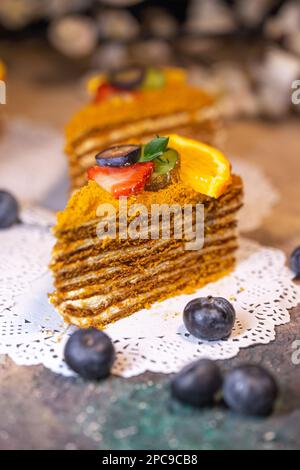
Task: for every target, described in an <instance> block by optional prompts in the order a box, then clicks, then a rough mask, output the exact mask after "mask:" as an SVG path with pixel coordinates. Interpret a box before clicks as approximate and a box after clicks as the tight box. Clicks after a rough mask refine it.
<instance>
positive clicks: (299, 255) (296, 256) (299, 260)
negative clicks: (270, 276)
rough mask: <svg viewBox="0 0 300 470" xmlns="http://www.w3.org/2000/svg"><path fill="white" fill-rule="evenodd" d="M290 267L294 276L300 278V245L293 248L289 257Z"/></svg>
mask: <svg viewBox="0 0 300 470" xmlns="http://www.w3.org/2000/svg"><path fill="white" fill-rule="evenodd" d="M290 267H291V270H292V271H293V272H294V273H295V275H296V277H298V278H300V246H298V247H297V248H295V250H294V251H293V253H292V254H291V257H290Z"/></svg>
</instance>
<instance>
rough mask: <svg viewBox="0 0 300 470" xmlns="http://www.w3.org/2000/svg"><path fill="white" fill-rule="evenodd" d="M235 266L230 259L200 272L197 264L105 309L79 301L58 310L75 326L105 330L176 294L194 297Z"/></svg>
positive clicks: (232, 259) (232, 258)
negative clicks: (199, 290) (113, 322)
mask: <svg viewBox="0 0 300 470" xmlns="http://www.w3.org/2000/svg"><path fill="white" fill-rule="evenodd" d="M233 266H234V257H231V258H228V259H227V260H226V261H224V262H223V263H222V265H220V264H219V265H218V264H216V265H215V266H212V267H211V269H206V270H205V271H204V270H202V269H201V268H200V269H199V265H198V263H197V265H196V266H194V267H189V268H188V269H186V270H179V271H178V272H173V273H172V274H170V276H169V277H168V281H167V282H165V283H162V284H156V283H155V286H153V284H152V286H151V287H150V285H147V286H145V291H143V292H139V293H136V295H133V296H132V295H131V296H130V297H127V298H125V299H122V300H120V301H119V302H117V303H114V304H111V305H110V306H108V307H106V308H104V309H101V308H99V307H98V302H97V300H96V301H95V302H94V304H91V303H90V305H89V307H88V308H87V307H86V306H85V305H84V304H82V301H78V304H77V305H76V306H75V305H58V306H57V309H58V311H59V312H60V314H61V315H62V316H63V318H64V319H65V320H66V321H67V322H69V323H72V324H74V325H76V326H79V327H83V328H86V327H89V326H94V327H97V328H103V327H105V325H107V324H108V323H110V322H112V321H116V320H118V319H119V318H123V317H126V316H128V315H130V314H132V313H133V312H135V311H137V310H140V309H142V308H145V307H146V308H147V307H148V306H150V305H151V304H152V303H153V302H155V301H162V300H164V299H166V298H168V297H170V296H174V295H177V294H182V293H192V292H193V291H194V290H195V289H196V288H199V287H201V286H203V285H205V284H206V283H208V282H212V281H215V280H217V279H219V278H220V277H222V276H224V275H226V274H227V273H228V272H230V271H231V270H232V268H233ZM157 286H158V287H157ZM180 313H181V312H180Z"/></svg>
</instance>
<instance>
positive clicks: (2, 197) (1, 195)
mask: <svg viewBox="0 0 300 470" xmlns="http://www.w3.org/2000/svg"><path fill="white" fill-rule="evenodd" d="M18 213H19V206H18V203H17V201H16V199H15V198H14V197H13V196H12V195H11V194H10V193H8V192H7V191H0V228H8V227H11V225H13V224H15V223H16V222H18Z"/></svg>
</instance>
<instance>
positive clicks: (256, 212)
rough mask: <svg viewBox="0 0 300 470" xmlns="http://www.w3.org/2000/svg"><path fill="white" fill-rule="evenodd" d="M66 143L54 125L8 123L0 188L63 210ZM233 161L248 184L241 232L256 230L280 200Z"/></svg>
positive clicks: (257, 172) (246, 166)
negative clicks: (64, 147) (51, 126)
mask: <svg viewBox="0 0 300 470" xmlns="http://www.w3.org/2000/svg"><path fill="white" fill-rule="evenodd" d="M63 145H64V143H63V137H62V133H61V134H60V133H59V132H58V131H56V130H54V129H52V128H49V127H47V126H42V125H40V126H37V124H36V123H33V122H31V121H28V120H25V119H21V118H18V119H14V120H12V121H10V122H8V123H7V129H6V134H5V136H4V137H3V138H1V140H0V155H1V159H0V188H1V189H8V190H10V191H12V192H13V193H14V194H15V195H16V196H17V197H18V198H19V199H20V200H25V201H26V202H30V203H35V204H40V205H46V206H47V207H49V208H52V209H62V208H63V207H64V205H65V201H66V198H67V188H68V181H67V176H66V175H67V163H66V157H65V156H64V154H63ZM230 160H231V163H232V166H233V170H234V171H235V172H237V173H238V174H240V175H241V176H242V178H243V181H244V186H245V207H244V208H243V209H242V210H241V212H240V216H239V227H240V231H241V232H246V231H250V230H255V229H256V228H257V227H259V225H260V224H261V223H262V221H263V219H264V217H265V216H266V215H268V213H269V212H270V211H271V209H272V207H273V206H274V204H275V203H276V202H277V200H278V193H277V190H276V189H275V188H274V186H273V185H272V183H271V182H270V181H269V180H268V178H266V176H265V174H264V173H263V172H262V170H261V169H260V168H259V167H257V166H255V165H253V164H251V163H249V162H247V161H244V160H242V159H240V158H236V157H233V158H231V157H230ZM24 168H26V172H25V173H24Z"/></svg>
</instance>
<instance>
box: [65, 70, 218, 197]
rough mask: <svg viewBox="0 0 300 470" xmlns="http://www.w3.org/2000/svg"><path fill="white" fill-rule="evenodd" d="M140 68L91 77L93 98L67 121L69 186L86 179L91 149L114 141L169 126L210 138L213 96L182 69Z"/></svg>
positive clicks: (214, 126) (169, 130)
mask: <svg viewBox="0 0 300 470" xmlns="http://www.w3.org/2000/svg"><path fill="white" fill-rule="evenodd" d="M140 69H141V68H140V67H138V68H137V70H135V69H133V70H132V69H129V70H128V71H126V70H125V71H123V72H119V74H115V75H113V76H107V75H101V76H98V77H95V78H93V79H91V81H90V82H89V89H90V90H91V93H92V102H91V103H89V104H87V105H86V106H84V107H83V108H82V109H81V110H80V111H79V112H78V113H76V114H75V116H74V117H73V118H72V119H71V121H70V123H69V124H68V125H67V127H66V153H67V155H68V159H69V170H70V177H71V187H72V189H74V188H78V187H81V186H82V185H83V184H84V183H85V182H86V170H87V169H88V168H89V167H90V166H92V165H93V164H94V156H95V153H97V152H98V151H100V150H101V149H103V148H106V147H110V146H112V145H114V144H116V143H120V142H126V141H128V140H131V139H138V140H139V141H140V142H142V141H147V140H149V138H150V137H151V136H153V135H155V134H167V133H168V134H169V133H172V132H173V133H180V134H182V135H186V136H188V137H194V138H196V139H198V140H202V141H204V142H207V143H210V144H214V141H215V137H216V134H217V130H218V127H219V120H218V118H217V112H216V109H215V106H214V105H215V103H214V99H213V98H212V97H211V96H210V95H208V94H207V93H206V92H204V91H203V90H201V89H200V88H196V87H193V86H191V85H190V84H189V83H188V80H187V76H186V73H185V72H184V71H183V70H181V69H176V68H167V69H153V68H148V69H143V68H142V69H141V70H140ZM141 74H142V75H141ZM128 77H129V78H128ZM139 78H140V80H139Z"/></svg>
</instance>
